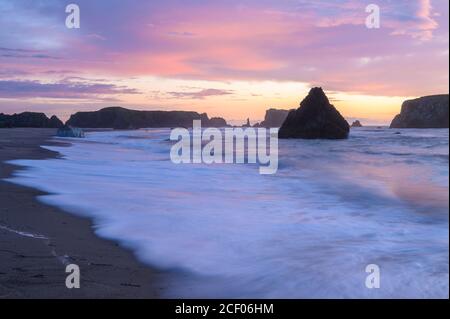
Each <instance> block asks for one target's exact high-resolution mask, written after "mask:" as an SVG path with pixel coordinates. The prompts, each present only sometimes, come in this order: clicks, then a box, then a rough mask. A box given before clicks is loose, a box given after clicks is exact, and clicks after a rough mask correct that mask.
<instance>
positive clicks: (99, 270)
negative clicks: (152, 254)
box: [0, 128, 167, 299]
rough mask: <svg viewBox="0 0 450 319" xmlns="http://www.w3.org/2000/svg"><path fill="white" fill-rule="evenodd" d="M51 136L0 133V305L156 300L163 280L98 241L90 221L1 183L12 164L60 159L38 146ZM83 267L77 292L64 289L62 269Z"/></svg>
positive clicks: (28, 190) (127, 255)
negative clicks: (58, 300) (60, 300)
mask: <svg viewBox="0 0 450 319" xmlns="http://www.w3.org/2000/svg"><path fill="white" fill-rule="evenodd" d="M55 132H56V130H55V129H31V128H16V129H1V130H0V260H1V262H0V299H3V298H13V299H14V298H33V299H36V298H37V299H47V298H64V299H66V298H76V299H78V298H139V299H141V298H158V297H160V295H161V293H162V292H163V290H164V289H165V284H164V282H166V280H165V277H166V276H167V273H166V272H163V271H159V270H157V269H152V268H150V267H148V266H146V265H144V264H142V263H141V262H139V261H138V260H137V259H136V257H135V256H134V255H133V253H132V252H130V251H129V250H127V249H126V248H123V247H120V246H119V244H118V243H115V242H113V241H109V240H105V239H102V238H99V237H97V236H96V235H95V233H94V229H93V227H92V221H91V220H89V219H87V218H82V217H78V216H74V215H73V214H70V213H67V212H65V211H63V210H61V209H59V208H56V207H52V206H48V205H45V204H43V203H42V202H40V201H39V200H38V198H37V197H38V196H42V195H46V193H44V192H41V191H39V190H36V189H33V188H28V187H23V186H19V185H16V184H13V183H10V182H8V181H5V178H9V177H11V176H13V174H14V172H16V171H17V170H20V169H24V168H23V167H19V166H16V165H12V164H8V163H5V161H11V160H16V159H35V160H39V159H48V158H57V157H58V156H59V154H58V153H55V152H52V151H50V150H46V149H44V148H42V147H41V145H52V144H53V145H54V144H55V143H57V144H58V145H61V143H59V142H54V141H50V139H51V138H52V137H53V136H54V135H55ZM71 263H73V264H77V265H78V266H79V267H80V274H81V287H80V288H79V289H68V288H67V287H66V284H65V281H66V277H67V276H68V274H67V273H66V272H65V269H66V265H67V264H71Z"/></svg>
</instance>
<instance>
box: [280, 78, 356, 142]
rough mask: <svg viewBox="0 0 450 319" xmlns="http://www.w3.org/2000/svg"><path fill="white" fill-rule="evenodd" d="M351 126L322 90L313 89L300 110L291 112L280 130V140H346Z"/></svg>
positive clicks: (301, 104)
mask: <svg viewBox="0 0 450 319" xmlns="http://www.w3.org/2000/svg"><path fill="white" fill-rule="evenodd" d="M349 131H350V125H349V124H348V123H347V121H346V120H345V119H344V117H342V115H341V114H340V113H339V112H338V111H337V110H336V108H335V107H334V106H333V105H332V104H330V101H329V100H328V98H327V96H326V95H325V93H324V92H323V90H322V88H318V87H317V88H313V89H311V90H310V91H309V94H308V96H307V97H306V98H305V99H304V100H303V101H302V102H301V103H300V108H298V109H297V110H294V111H291V112H290V113H289V115H288V117H287V118H286V120H285V121H284V123H283V125H282V126H281V128H280V131H279V133H278V136H279V137H280V138H303V139H346V138H348V134H349Z"/></svg>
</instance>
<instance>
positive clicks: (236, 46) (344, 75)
mask: <svg viewBox="0 0 450 319" xmlns="http://www.w3.org/2000/svg"><path fill="white" fill-rule="evenodd" d="M76 3H77V4H78V5H79V7H80V12H81V27H80V29H67V28H66V26H65V24H64V21H65V18H66V15H67V14H66V13H65V5H66V3H64V2H61V1H56V0H50V1H45V2H44V1H42V2H41V1H26V0H18V1H4V0H0V15H1V17H2V18H1V19H0V28H1V29H0V30H1V31H0V111H1V112H4V113H14V112H21V111H25V110H31V111H42V112H46V113H48V114H56V115H58V116H60V117H61V118H62V119H67V118H68V117H69V115H70V114H72V113H74V112H75V111H78V110H97V109H99V108H101V107H105V106H112V105H119V106H123V107H129V108H134V109H148V110H154V109H161V110H195V111H198V112H207V113H208V115H209V116H222V117H224V118H226V119H227V120H228V121H230V122H231V123H234V122H236V123H240V122H242V121H244V120H245V119H247V118H250V119H251V121H252V122H256V121H259V120H261V119H263V117H264V113H265V110H266V109H268V108H280V109H291V108H296V107H297V106H298V104H299V102H300V101H301V99H302V98H303V97H304V96H305V95H306V94H307V92H308V89H309V88H310V87H312V86H322V87H323V88H324V89H325V90H326V92H327V94H328V96H329V97H330V98H331V99H332V100H333V102H332V103H333V104H334V105H335V106H336V107H337V108H338V109H339V110H340V112H341V113H342V114H343V115H344V116H345V117H346V118H347V119H353V118H358V119H361V120H363V121H364V122H366V123H373V124H386V123H389V121H390V120H391V119H392V117H393V116H394V115H395V114H397V113H398V111H399V109H400V106H401V103H402V101H404V100H405V99H408V98H412V97H418V96H423V95H432V94H441V93H448V85H449V79H448V58H449V57H448V54H449V50H448V46H449V43H448V37H449V35H448V9H449V8H448V6H449V3H448V1H446V0H434V1H432V0H414V1H404V0H402V1H388V0H382V1H378V2H377V4H378V5H379V6H380V8H381V28H380V29H368V28H367V27H366V26H365V19H366V17H367V13H366V12H365V7H366V5H367V4H368V3H366V2H365V1H355V0H349V1H309V0H296V1H291V0H285V1H274V0H263V1H255V0H247V1H237V0H232V1H198V0H189V1H151V2H149V1H139V0H133V1H127V2H126V3H125V2H124V1H117V0H114V1H109V2H108V4H107V5H105V4H104V2H96V1H87V0H79V1H76Z"/></svg>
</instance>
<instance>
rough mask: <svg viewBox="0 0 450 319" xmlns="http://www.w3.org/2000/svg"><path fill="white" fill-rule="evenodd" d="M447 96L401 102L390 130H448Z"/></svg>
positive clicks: (433, 96)
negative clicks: (399, 110) (399, 109)
mask: <svg viewBox="0 0 450 319" xmlns="http://www.w3.org/2000/svg"><path fill="white" fill-rule="evenodd" d="M448 127H449V101H448V94H442V95H431V96H424V97H421V98H418V99H414V100H408V101H405V102H403V105H402V109H401V113H400V114H399V115H397V116H396V117H395V118H394V120H393V121H392V123H391V128H448Z"/></svg>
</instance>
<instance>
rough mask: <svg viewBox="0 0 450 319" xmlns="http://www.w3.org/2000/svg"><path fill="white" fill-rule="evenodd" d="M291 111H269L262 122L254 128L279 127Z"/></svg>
mask: <svg viewBox="0 0 450 319" xmlns="http://www.w3.org/2000/svg"><path fill="white" fill-rule="evenodd" d="M290 111H293V110H277V109H269V110H267V111H266V115H265V117H264V121H262V122H261V123H259V124H256V125H255V127H265V128H271V127H281V125H283V123H284V121H285V120H286V118H287V116H288V115H289V112H290Z"/></svg>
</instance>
